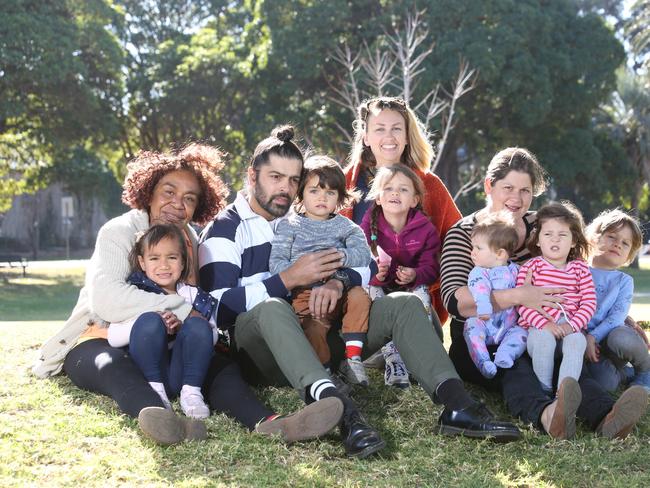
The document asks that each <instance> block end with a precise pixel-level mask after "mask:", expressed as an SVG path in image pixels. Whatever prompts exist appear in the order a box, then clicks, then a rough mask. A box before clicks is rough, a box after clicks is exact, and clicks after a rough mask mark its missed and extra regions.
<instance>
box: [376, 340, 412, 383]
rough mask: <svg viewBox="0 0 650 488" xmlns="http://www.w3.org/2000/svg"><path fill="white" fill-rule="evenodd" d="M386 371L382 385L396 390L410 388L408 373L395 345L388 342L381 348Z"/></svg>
mask: <svg viewBox="0 0 650 488" xmlns="http://www.w3.org/2000/svg"><path fill="white" fill-rule="evenodd" d="M382 353H383V355H384V360H385V361H386V369H385V370H384V383H385V384H386V385H388V386H394V387H396V388H408V387H409V386H411V382H410V381H409V372H408V370H407V369H406V365H405V364H404V361H402V356H400V354H399V352H398V351H397V349H396V348H395V344H393V343H392V342H389V343H388V344H386V345H385V346H384V347H382Z"/></svg>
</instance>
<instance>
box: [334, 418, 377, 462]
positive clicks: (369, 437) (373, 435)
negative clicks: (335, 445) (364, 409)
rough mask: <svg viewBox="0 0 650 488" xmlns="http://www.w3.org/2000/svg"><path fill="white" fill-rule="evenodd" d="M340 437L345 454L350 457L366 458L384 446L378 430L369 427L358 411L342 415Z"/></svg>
mask: <svg viewBox="0 0 650 488" xmlns="http://www.w3.org/2000/svg"><path fill="white" fill-rule="evenodd" d="M341 437H343V446H344V447H345V452H346V454H347V455H348V456H352V457H358V458H366V457H368V456H370V455H371V454H374V453H376V452H379V451H381V450H382V449H383V448H384V447H385V446H386V443H385V442H384V440H383V439H382V438H381V437H380V436H379V432H377V431H376V430H375V429H373V428H372V427H370V426H369V425H368V424H367V423H366V420H365V419H364V418H363V417H362V416H361V414H360V413H359V412H353V413H351V414H349V415H345V416H344V417H343V422H342V423H341Z"/></svg>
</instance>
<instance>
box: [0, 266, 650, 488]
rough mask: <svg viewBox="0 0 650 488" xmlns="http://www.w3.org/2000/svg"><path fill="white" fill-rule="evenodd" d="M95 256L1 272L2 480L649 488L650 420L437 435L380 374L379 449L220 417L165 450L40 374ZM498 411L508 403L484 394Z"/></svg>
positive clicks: (418, 401) (419, 399) (285, 402)
mask: <svg viewBox="0 0 650 488" xmlns="http://www.w3.org/2000/svg"><path fill="white" fill-rule="evenodd" d="M83 271H84V262H83V261H74V262H61V263H57V264H54V265H52V264H49V265H47V266H46V265H39V263H37V262H35V263H31V264H30V266H29V267H28V269H27V276H26V277H22V276H21V270H19V269H15V268H14V269H8V268H1V269H0V297H1V298H0V321H1V322H0V334H2V337H3V346H2V347H3V351H4V353H3V366H2V370H3V377H4V381H3V382H2V384H1V385H0V456H1V459H2V463H0V485H1V486H43V485H48V486H74V485H76V486H135V485H140V486H147V487H148V486H183V487H202V486H294V487H302V486H346V487H356V486H447V485H451V484H453V485H456V486H472V487H475V486H507V487H524V486H535V487H538V486H539V487H550V486H573V487H583V486H584V487H592V486H596V487H598V486H603V487H605V486H606V487H610V486H621V487H637V486H650V466H649V464H648V459H650V415H648V414H646V416H645V417H644V418H643V419H642V420H641V421H640V422H639V424H638V426H637V428H636V429H635V431H634V432H633V433H632V435H630V436H629V437H628V438H627V439H625V440H622V441H608V440H605V439H602V438H600V437H597V436H595V435H594V434H593V433H592V432H590V431H589V430H588V429H587V428H586V427H585V426H584V425H580V426H579V428H578V433H577V436H576V438H575V439H574V440H571V441H555V440H553V439H551V438H549V437H548V436H545V435H541V434H540V433H538V432H537V431H536V430H535V429H534V428H532V427H531V426H528V425H524V424H522V423H519V424H518V425H519V427H520V428H521V429H522V431H523V433H524V438H523V440H522V441H520V442H517V443H512V444H506V445H498V444H494V443H491V442H489V441H473V440H468V439H464V438H448V437H441V436H437V435H434V434H432V430H433V427H434V425H435V423H436V420H437V416H438V415H439V413H440V411H441V408H440V407H439V406H434V405H432V404H431V402H430V401H429V399H428V398H427V397H426V395H425V394H424V392H423V391H422V390H421V389H420V388H418V387H417V386H415V387H412V388H410V389H409V390H407V391H404V392H397V391H393V390H391V389H388V388H385V387H383V379H382V376H381V374H380V373H379V372H374V371H372V372H371V386H370V387H369V388H368V389H365V390H356V391H354V393H353V396H354V398H355V399H356V400H357V401H358V403H359V404H360V405H361V406H362V409H363V411H364V412H365V413H366V415H367V417H368V419H369V421H370V423H371V424H373V425H374V426H376V427H377V428H378V429H379V430H380V432H381V433H382V435H383V436H384V438H385V440H386V442H387V448H386V450H385V451H384V452H383V453H382V455H381V456H378V457H375V458H372V459H368V460H355V459H348V458H346V457H345V455H344V452H343V448H342V446H341V443H340V442H339V440H338V437H337V435H336V434H335V433H334V434H330V436H328V437H327V438H325V439H324V440H323V441H321V442H307V443H303V444H298V445H294V446H286V445H284V444H283V443H281V442H279V441H277V440H274V439H269V438H263V437H260V436H256V435H252V434H249V433H248V432H247V431H246V430H245V429H243V428H241V427H239V426H238V425H237V424H236V423H234V422H233V421H231V420H229V419H228V418H226V417H225V416H222V415H218V416H212V417H211V418H210V419H209V420H208V429H209V436H210V437H209V439H208V441H206V442H203V443H199V444H196V443H185V444H182V445H178V446H172V447H167V448H162V447H159V446H157V445H155V444H154V443H152V442H150V441H149V440H147V439H145V438H144V437H142V436H141V435H140V434H139V431H138V429H137V425H136V422H135V421H134V420H132V419H130V418H128V417H126V416H124V415H122V414H121V413H120V412H119V411H118V410H117V408H116V406H115V404H114V403H113V402H112V401H110V400H108V399H106V398H104V397H100V396H97V395H92V394H89V393H86V392H84V391H81V390H79V389H77V388H76V387H74V386H73V385H71V383H70V382H69V381H68V379H67V378H65V377H62V376H57V377H55V378H52V379H49V380H45V381H43V380H37V379H36V378H34V377H33V376H32V375H30V374H29V369H28V368H29V365H30V364H31V363H32V362H33V360H34V358H35V356H36V353H37V350H38V348H39V346H40V345H41V344H42V342H43V341H44V340H45V339H47V338H48V337H49V336H50V335H52V334H53V333H54V332H56V331H57V330H58V329H59V328H60V326H61V325H62V323H63V321H64V320H65V319H66V318H67V316H68V315H69V313H70V311H71V309H72V307H73V305H74V303H75V301H76V298H77V294H78V290H79V287H80V286H81V284H82V282H83ZM630 273H631V274H633V275H634V278H635V283H636V291H637V296H635V303H634V307H633V311H632V315H633V316H634V317H635V318H636V319H637V320H639V319H640V320H650V262H648V261H642V269H641V270H630ZM472 391H473V393H474V394H475V395H476V396H478V397H480V398H481V399H483V400H485V401H486V402H487V403H488V405H489V406H490V408H491V409H492V410H493V411H494V412H495V413H496V414H497V415H498V416H500V417H504V418H505V417H507V414H506V411H505V408H504V406H503V404H502V402H500V401H499V398H498V397H497V396H496V395H494V394H491V393H487V392H485V391H483V390H480V389H472ZM258 393H259V395H260V397H261V398H262V399H263V400H264V401H265V402H267V403H268V404H269V405H271V407H272V408H273V409H275V410H277V411H279V412H283V413H288V412H290V411H292V410H295V409H297V408H299V407H300V405H301V402H300V400H299V399H298V397H297V395H296V394H295V393H294V392H292V391H291V390H289V389H287V388H285V389H277V388H263V389H259V390H258Z"/></svg>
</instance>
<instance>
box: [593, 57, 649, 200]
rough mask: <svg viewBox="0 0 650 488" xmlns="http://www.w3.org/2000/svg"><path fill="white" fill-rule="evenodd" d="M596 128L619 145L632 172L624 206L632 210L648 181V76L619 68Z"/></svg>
mask: <svg viewBox="0 0 650 488" xmlns="http://www.w3.org/2000/svg"><path fill="white" fill-rule="evenodd" d="M598 127H599V128H600V129H601V130H603V131H605V132H606V133H607V134H609V135H610V137H611V138H612V139H613V140H614V141H616V142H618V143H619V144H620V147H621V148H622V149H623V150H624V152H625V155H626V156H627V159H628V161H629V164H630V166H631V168H632V169H633V171H631V172H629V173H630V176H631V177H630V178H629V181H628V183H630V184H631V185H630V186H628V191H627V192H626V193H627V195H629V201H627V202H625V203H627V204H628V205H629V207H630V208H632V209H634V210H635V211H636V210H638V208H639V203H640V202H641V198H642V196H643V191H644V188H647V186H648V183H649V182H650V77H649V76H648V75H637V74H635V73H634V72H632V71H630V70H629V69H621V70H620V71H619V75H618V83H617V89H616V91H615V92H614V93H612V96H611V99H610V101H609V103H607V104H605V105H603V107H602V115H601V118H600V120H599V124H598ZM630 187H631V188H632V191H631V192H630V191H629V188H630Z"/></svg>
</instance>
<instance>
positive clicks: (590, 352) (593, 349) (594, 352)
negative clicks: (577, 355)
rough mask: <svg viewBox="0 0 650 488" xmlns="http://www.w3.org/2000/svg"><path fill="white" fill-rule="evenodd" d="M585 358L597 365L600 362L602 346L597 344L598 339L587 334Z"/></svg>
mask: <svg viewBox="0 0 650 488" xmlns="http://www.w3.org/2000/svg"><path fill="white" fill-rule="evenodd" d="M585 358H587V361H589V362H592V363H597V362H598V361H599V360H600V346H599V345H598V343H597V342H596V338H595V337H594V336H592V335H591V334H587V349H586V350H585Z"/></svg>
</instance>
